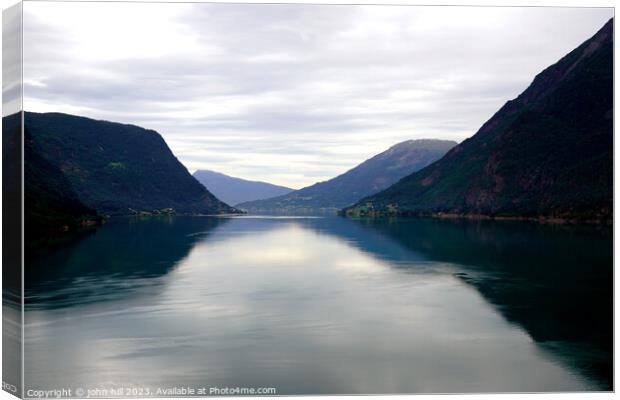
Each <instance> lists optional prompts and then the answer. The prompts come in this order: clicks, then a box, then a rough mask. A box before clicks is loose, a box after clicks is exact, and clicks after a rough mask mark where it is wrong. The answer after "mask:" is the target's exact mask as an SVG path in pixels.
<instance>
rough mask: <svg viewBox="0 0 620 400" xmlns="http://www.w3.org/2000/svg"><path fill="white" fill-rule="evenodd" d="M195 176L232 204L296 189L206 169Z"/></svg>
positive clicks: (265, 197)
mask: <svg viewBox="0 0 620 400" xmlns="http://www.w3.org/2000/svg"><path fill="white" fill-rule="evenodd" d="M194 178H196V179H198V182H200V183H202V184H203V185H204V186H205V187H206V188H207V189H208V190H209V191H210V192H211V193H213V194H214V195H215V196H216V197H217V198H218V199H220V200H222V201H224V202H225V203H227V204H232V205H236V204H239V203H243V202H247V201H254V200H262V199H268V198H270V197H275V196H281V195H284V194H287V193H290V192H292V191H293V190H295V189H291V188H287V187H284V186H278V185H273V184H271V183H267V182H259V181H249V180H246V179H241V178H235V177H233V176H228V175H225V174H222V173H219V172H215V171H210V170H206V169H200V170H198V171H196V172H194Z"/></svg>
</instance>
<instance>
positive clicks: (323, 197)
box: [238, 139, 456, 212]
mask: <svg viewBox="0 0 620 400" xmlns="http://www.w3.org/2000/svg"><path fill="white" fill-rule="evenodd" d="M455 145H456V142H453V141H448V140H434V139H420V140H408V141H405V142H402V143H398V144H396V145H394V146H392V147H390V148H389V149H388V150H386V151H384V152H383V153H380V154H377V155H376V156H374V157H372V158H371V159H369V160H366V161H364V162H363V163H361V164H360V165H358V166H357V167H355V168H353V169H351V170H349V171H347V172H345V173H344V174H342V175H339V176H337V177H335V178H333V179H330V180H328V181H325V182H319V183H316V184H314V185H312V186H308V187H305V188H303V189H299V190H296V191H294V192H292V193H289V194H286V195H284V196H278V197H274V198H272V199H267V200H259V201H252V202H248V203H241V204H239V205H238V206H239V208H241V209H245V210H248V211H254V212H265V211H267V212H269V211H279V212H300V211H321V210H322V211H334V212H335V211H336V210H337V209H339V208H342V207H345V206H347V205H350V204H353V203H355V202H356V201H358V200H359V199H361V198H363V197H365V196H368V195H370V194H373V193H376V192H378V191H380V190H382V189H385V188H387V187H388V186H390V185H391V184H393V183H395V182H396V181H398V180H399V179H400V178H402V177H404V176H406V175H408V174H410V173H412V172H414V171H417V170H419V169H421V168H424V167H426V166H427V165H429V164H430V163H432V162H433V161H436V160H437V159H439V158H441V157H442V156H443V155H444V154H445V153H446V152H447V151H448V150H450V148H452V147H454V146H455Z"/></svg>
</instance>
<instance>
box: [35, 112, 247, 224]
mask: <svg viewBox="0 0 620 400" xmlns="http://www.w3.org/2000/svg"><path fill="white" fill-rule="evenodd" d="M24 124H25V127H24V131H25V135H26V137H27V138H29V141H30V143H29V144H30V146H31V147H32V151H33V152H36V153H37V154H38V155H39V156H40V157H41V158H43V159H45V160H46V161H47V162H49V163H50V164H51V165H54V166H55V167H57V168H58V169H59V170H60V171H61V172H62V174H64V176H65V177H66V178H67V180H68V182H69V183H70V186H71V187H72V189H73V190H74V191H75V193H76V194H77V196H78V198H79V200H80V201H81V202H82V203H83V204H84V205H85V206H87V207H88V208H91V209H95V210H96V211H97V212H98V213H100V214H108V215H125V214H135V213H150V212H153V211H158V210H167V212H172V211H174V212H176V213H182V214H220V213H235V212H238V211H237V210H236V209H235V208H233V207H230V206H228V205H227V204H225V203H223V202H221V201H220V200H218V199H217V198H216V197H215V196H213V194H211V193H210V192H209V191H208V190H207V189H205V188H204V187H203V186H202V185H201V184H200V183H199V182H198V181H197V180H196V179H195V178H194V177H192V176H191V175H190V173H189V171H187V169H186V168H185V166H183V164H181V162H180V161H179V160H178V159H177V158H176V157H175V156H174V154H173V153H172V151H171V150H170V148H169V147H168V145H167V144H166V142H165V140H164V139H163V137H161V135H160V134H159V133H157V132H156V131H154V130H150V129H144V128H141V127H139V126H137V125H130V124H121V123H116V122H110V121H104V120H95V119H91V118H87V117H81V116H75V115H70V114H64V113H33V112H25V113H24ZM26 184H28V182H26Z"/></svg>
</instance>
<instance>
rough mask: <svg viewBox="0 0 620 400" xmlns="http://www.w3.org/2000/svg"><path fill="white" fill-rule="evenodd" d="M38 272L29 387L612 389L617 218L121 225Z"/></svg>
mask: <svg viewBox="0 0 620 400" xmlns="http://www.w3.org/2000/svg"><path fill="white" fill-rule="evenodd" d="M27 268H28V273H27V286H26V294H27V299H26V307H27V312H26V354H25V368H26V373H27V375H28V376H30V377H31V381H30V383H29V386H30V387H38V388H42V387H51V386H58V385H60V386H62V385H63V384H67V382H66V380H67V379H70V380H71V382H69V383H71V384H75V385H81V386H83V387H92V386H102V385H103V386H114V385H119V384H131V385H147V386H149V385H151V386H152V385H158V384H159V385H161V384H164V383H165V384H169V385H181V384H187V385H205V384H209V385H222V386H225V385H228V386H273V387H276V388H277V389H278V394H312V393H317V394H318V393H336V394H345V393H405V392H410V393H424V392H489V391H491V392H497V391H546V390H551V391H557V390H592V389H595V390H610V389H611V385H612V378H611V376H612V350H611V349H612V336H611V335H612V289H613V288H612V279H611V277H612V239H611V230H610V229H609V228H602V227H580V226H543V225H535V224H526V223H509V222H491V221H453V220H450V221H444V220H424V219H396V220H388V219H376V220H372V219H369V220H349V219H344V218H337V217H319V218H311V217H303V218H302V217H299V218H295V217H286V218H283V217H280V218H276V217H259V216H254V217H253V216H246V217H235V218H212V217H175V218H152V219H113V220H111V221H110V222H109V223H108V224H106V225H105V226H103V227H102V228H101V229H99V230H97V232H95V233H94V234H92V235H89V236H87V237H84V238H82V239H80V240H77V241H75V242H74V243H73V244H71V245H68V246H66V247H65V248H63V249H61V250H58V251H56V252H54V253H51V254H49V255H48V256H47V257H43V258H37V259H36V260H33V262H32V263H31V264H30V265H28V266H27ZM482 299H483V300H482ZM78 349H90V350H89V357H88V358H85V357H83V355H82V353H80V352H79V351H78ZM171 366H174V370H171V369H170V368H171ZM51 369H53V370H54V371H55V372H54V373H50V372H49V371H50V370H51ZM67 377H69V378H67Z"/></svg>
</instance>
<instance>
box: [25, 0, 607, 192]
mask: <svg viewBox="0 0 620 400" xmlns="http://www.w3.org/2000/svg"><path fill="white" fill-rule="evenodd" d="M612 16H613V10H612V9H610V8H542V7H528V8H512V7H419V6H352V5H345V6H335V5H334V6H329V5H300V4H289V5H276V4H196V3H194V4H178V3H177V4H173V3H62V2H25V3H24V42H23V45H24V50H23V51H24V70H23V73H24V108H25V110H27V111H37V112H51V111H55V112H66V113H71V114H76V115H82V116H87V117H91V118H96V119H105V120H110V121H116V122H123V123H131V124H135V125H139V126H142V127H144V128H148V129H154V130H156V131H158V132H159V133H160V134H161V135H162V136H163V137H164V139H165V140H166V142H167V143H168V145H169V146H170V148H171V150H172V151H173V152H174V154H175V155H176V156H177V158H179V160H180V161H181V162H182V163H183V164H184V165H185V166H186V167H187V168H188V169H189V170H190V171H191V172H193V171H195V170H196V169H211V170H215V171H218V172H222V173H225V174H228V175H232V176H237V177H241V178H245V179H252V180H262V181H267V182H271V183H274V184H280V185H285V186H289V187H292V188H301V187H304V186H307V185H310V184H312V183H315V182H318V181H324V180H327V179H330V178H332V177H334V176H336V175H339V174H341V173H343V172H345V171H347V170H348V169H350V168H352V167H354V166H356V165H357V164H359V163H360V162H362V161H364V160H366V159H368V158H370V157H372V156H373V155H375V154H378V153H380V152H382V151H384V150H386V149H387V148H389V147H390V146H392V145H394V144H396V143H398V142H402V141H404V140H409V139H419V138H437V139H451V140H456V141H461V140H463V139H465V138H467V137H470V136H472V135H473V134H475V133H476V131H477V130H478V128H479V127H480V126H481V125H482V124H483V123H484V122H485V121H486V120H487V119H489V118H490V117H491V116H492V115H493V114H494V113H495V112H496V111H497V110H498V109H499V108H500V107H501V106H502V105H503V104H504V103H505V102H506V101H508V100H510V99H512V98H514V97H516V96H517V95H518V94H519V93H521V92H522V91H523V90H524V89H525V88H527V86H528V85H529V84H530V83H531V81H532V80H533V78H534V76H535V75H536V74H537V73H539V72H541V71H542V70H543V69H544V68H546V67H547V66H549V65H551V64H553V63H555V62H556V61H558V60H559V59H560V58H561V57H562V56H564V55H565V54H567V53H568V52H570V51H571V50H572V49H573V48H575V47H577V46H578V45H579V44H580V43H582V42H583V41H585V40H586V39H588V38H589V37H590V36H592V35H593V34H594V33H595V32H596V31H597V30H598V29H600V28H601V27H602V26H603V25H604V23H605V22H606V21H607V20H608V19H609V18H611V17H612Z"/></svg>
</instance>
